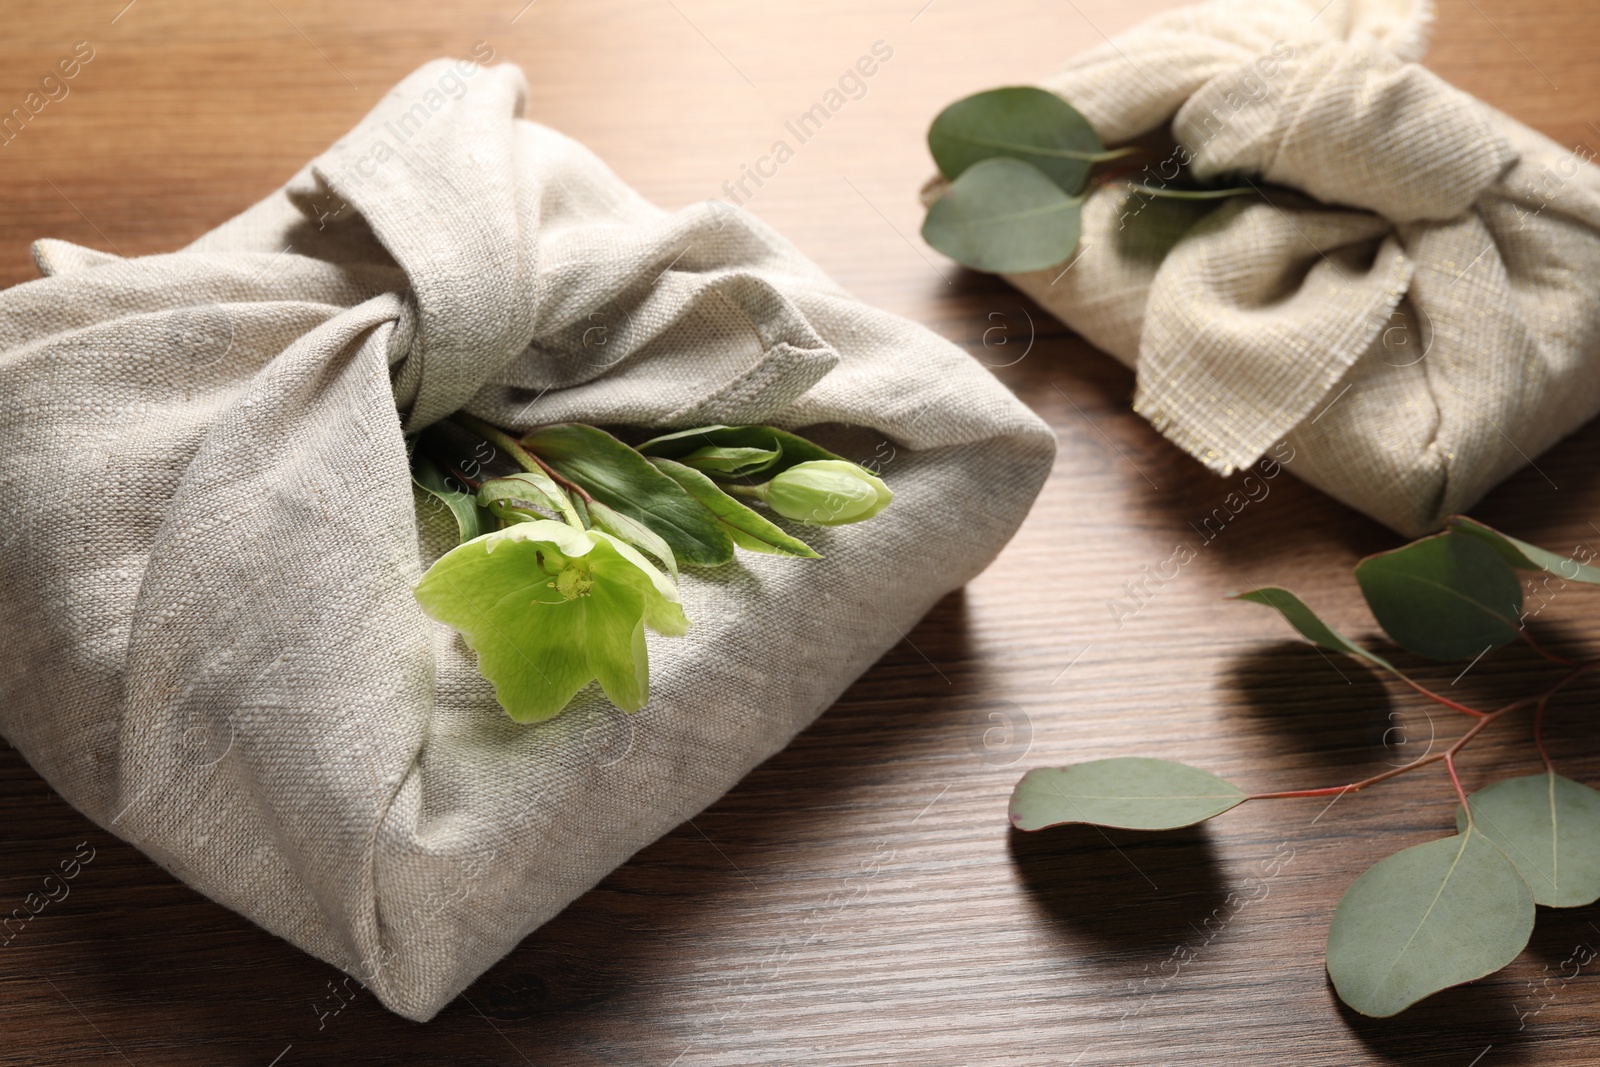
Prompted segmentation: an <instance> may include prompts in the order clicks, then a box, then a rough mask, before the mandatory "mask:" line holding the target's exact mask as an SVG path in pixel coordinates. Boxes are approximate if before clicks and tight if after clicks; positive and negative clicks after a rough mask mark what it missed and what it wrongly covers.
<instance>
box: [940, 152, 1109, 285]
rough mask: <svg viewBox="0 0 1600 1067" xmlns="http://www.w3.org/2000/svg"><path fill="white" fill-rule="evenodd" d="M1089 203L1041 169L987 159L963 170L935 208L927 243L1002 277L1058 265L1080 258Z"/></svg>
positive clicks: (1011, 160) (1013, 161) (998, 159)
mask: <svg viewBox="0 0 1600 1067" xmlns="http://www.w3.org/2000/svg"><path fill="white" fill-rule="evenodd" d="M1082 215H1083V199H1082V198H1081V197H1072V196H1068V195H1067V194H1066V193H1064V192H1062V191H1061V187H1060V186H1058V185H1057V184H1056V183H1055V182H1053V181H1051V180H1050V179H1049V177H1048V176H1046V175H1045V173H1044V172H1043V171H1041V170H1040V169H1039V168H1038V167H1035V166H1033V165H1032V164H1029V163H1023V162H1021V161H1019V160H1016V159H1010V158H1004V157H1002V158H997V159H986V160H984V161H983V162H981V163H978V164H976V165H974V166H972V167H969V168H967V169H966V170H965V171H963V172H962V174H961V176H960V177H959V178H957V179H956V180H955V181H953V182H951V183H950V188H949V190H948V191H946V193H945V194H944V196H942V197H940V198H939V199H938V200H936V201H935V202H934V204H933V206H932V207H931V208H929V209H928V216H927V218H925V219H924V220H923V221H922V237H923V240H925V241H927V242H928V244H930V245H932V246H933V247H934V248H937V249H938V250H939V251H940V252H943V253H944V254H945V255H947V256H949V257H950V258H951V259H953V260H955V261H956V262H957V263H960V264H962V265H963V266H967V267H971V268H972V269H974V270H981V271H988V272H990V273H994V274H1015V273H1021V272H1024V271H1030V270H1044V269H1045V268H1047V267H1053V266H1055V265H1056V264H1057V263H1060V262H1062V261H1063V260H1065V259H1067V258H1068V257H1069V256H1071V255H1072V250H1073V249H1074V248H1076V247H1077V244H1078V234H1079V231H1080V229H1081V227H1082V223H1083V218H1082Z"/></svg>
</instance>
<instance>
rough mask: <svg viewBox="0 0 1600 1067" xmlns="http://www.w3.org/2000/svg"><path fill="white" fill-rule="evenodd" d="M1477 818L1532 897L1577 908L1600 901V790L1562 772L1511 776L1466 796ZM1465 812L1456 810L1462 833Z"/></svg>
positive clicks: (1480, 826)
mask: <svg viewBox="0 0 1600 1067" xmlns="http://www.w3.org/2000/svg"><path fill="white" fill-rule="evenodd" d="M1467 801H1468V803H1470V804H1471V805H1472V816H1473V823H1474V824H1475V825H1476V826H1477V828H1478V830H1479V831H1480V832H1482V834H1483V836H1484V837H1486V838H1488V839H1489V840H1490V841H1491V842H1493V843H1494V844H1496V845H1498V846H1499V847H1500V850H1501V851H1502V852H1504V853H1505V854H1506V858H1507V859H1509V860H1510V861H1511V862H1512V864H1514V865H1515V866H1516V868H1517V871H1518V872H1519V873H1521V875H1522V878H1523V881H1525V882H1527V883H1528V888H1529V889H1530V890H1531V891H1532V892H1533V899H1534V902H1535V903H1537V904H1544V905H1547V906H1548V907H1552V908H1576V907H1579V906H1580V905H1583V904H1592V903H1594V902H1595V901H1596V900H1600V793H1597V792H1595V791H1594V790H1593V789H1590V788H1589V787H1588V786H1586V785H1581V784H1579V783H1578V782H1574V781H1573V780H1572V779H1570V778H1563V777H1562V776H1561V775H1559V774H1555V773H1547V774H1533V775H1528V776H1526V777H1522V778H1507V779H1505V780H1504V781H1500V782H1496V783H1494V784H1493V785H1491V786H1488V787H1487V788H1485V789H1480V790H1478V791H1477V792H1476V793H1474V794H1472V796H1470V797H1468V798H1467ZM1466 825H1467V813H1466V810H1465V809H1463V808H1460V807H1458V808H1457V810H1456V826H1457V828H1458V829H1460V830H1462V831H1463V832H1464V831H1465V829H1466Z"/></svg>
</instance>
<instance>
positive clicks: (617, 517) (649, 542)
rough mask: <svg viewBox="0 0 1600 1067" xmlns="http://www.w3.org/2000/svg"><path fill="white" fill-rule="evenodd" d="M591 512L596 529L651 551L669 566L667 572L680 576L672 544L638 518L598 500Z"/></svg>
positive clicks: (589, 508)
mask: <svg viewBox="0 0 1600 1067" xmlns="http://www.w3.org/2000/svg"><path fill="white" fill-rule="evenodd" d="M586 510H587V511H588V513H589V525H590V526H593V527H594V528H595V529H596V530H603V531H605V532H606V533H608V534H610V535H611V536H612V537H616V538H620V539H621V540H623V541H626V542H628V544H630V545H632V546H633V547H634V548H637V549H640V550H642V551H644V552H648V553H650V554H651V555H652V556H654V557H656V559H659V560H660V561H661V562H662V563H663V564H664V565H665V566H666V568H667V573H668V574H670V575H672V577H673V578H674V579H676V578H677V577H678V557H677V556H674V555H673V554H672V546H671V545H669V544H667V542H666V540H665V539H664V538H662V537H661V536H660V535H659V534H657V533H656V532H655V531H654V530H652V529H650V527H648V526H646V525H645V524H644V523H642V522H639V521H637V520H636V519H630V518H628V516H626V515H624V514H622V512H620V511H617V510H616V509H614V508H609V507H606V505H604V504H602V503H600V501H598V500H596V501H595V502H594V503H592V504H589V505H588V506H587V509H586Z"/></svg>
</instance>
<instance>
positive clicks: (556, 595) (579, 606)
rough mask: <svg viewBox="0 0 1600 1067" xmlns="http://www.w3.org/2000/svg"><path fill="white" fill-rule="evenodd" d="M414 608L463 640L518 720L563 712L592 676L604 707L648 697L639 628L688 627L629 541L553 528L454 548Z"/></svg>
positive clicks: (513, 529) (673, 596) (672, 593)
mask: <svg viewBox="0 0 1600 1067" xmlns="http://www.w3.org/2000/svg"><path fill="white" fill-rule="evenodd" d="M415 593H416V598H417V602H418V603H420V604H421V605H422V610H423V611H425V612H427V613H428V614H429V615H430V616H432V617H433V618H435V619H437V620H439V621H440V622H442V623H445V624H447V625H449V626H452V627H454V628H455V629H456V630H459V631H460V632H461V635H462V636H463V637H464V638H465V639H466V642H467V645H468V646H469V647H471V648H472V649H473V650H475V651H476V652H477V653H478V665H479V669H480V670H481V671H482V673H483V676H484V677H485V678H487V679H489V681H490V682H492V683H493V684H494V690H495V696H496V698H497V699H498V700H499V701H500V706H501V707H503V708H505V709H506V713H507V714H508V715H510V716H511V717H512V718H513V719H515V720H516V721H518V722H538V721H540V720H543V719H549V718H552V717H553V716H555V715H557V714H559V713H560V712H561V709H562V708H564V707H566V705H567V701H569V700H571V699H572V697H573V694H575V693H576V692H577V691H578V690H579V689H582V688H583V687H584V686H585V685H587V684H588V683H589V680H590V679H593V678H597V679H599V681H600V686H601V688H602V689H604V690H605V694H606V696H607V697H609V698H610V700H611V702H612V703H613V704H615V705H616V706H617V707H619V708H621V709H623V710H624V711H637V710H638V709H639V708H641V707H643V706H644V704H645V701H646V700H648V699H649V697H650V667H649V661H648V659H647V658H646V655H645V644H644V628H645V627H646V626H648V627H650V629H652V630H654V631H655V632H656V633H659V634H663V635H665V636H668V637H677V636H680V635H681V634H683V633H684V631H686V630H687V629H688V628H689V620H688V619H687V618H685V617H684V614H683V607H682V606H681V605H680V604H679V603H678V589H677V586H675V585H674V584H673V583H672V581H671V580H670V579H668V578H667V576H666V575H664V574H662V573H661V572H660V571H658V570H656V569H655V567H653V566H652V565H651V564H650V562H649V561H648V560H646V559H645V558H644V556H642V555H640V554H639V552H638V551H637V550H635V549H634V548H633V547H632V546H630V545H628V544H627V543H626V542H623V541H619V540H618V539H617V538H615V537H612V536H611V535H610V534H607V533H602V532H600V531H598V530H580V529H577V528H575V527H572V526H568V525H567V524H565V523H561V522H556V521H554V520H551V519H539V520H536V521H533V522H520V523H517V524H516V525H514V526H509V527H507V528H506V529H504V530H498V531H496V532H494V533H489V534H484V535H483V536H482V537H478V538H475V539H473V540H471V541H468V542H467V543H466V544H463V545H459V546H457V547H456V548H454V549H452V550H451V551H450V552H448V553H446V554H445V555H444V556H443V557H442V558H441V559H440V560H439V561H438V562H437V563H435V564H434V565H433V566H432V567H430V568H429V569H428V573H427V574H425V575H423V576H422V581H421V582H419V583H418V585H417V588H416V591H415Z"/></svg>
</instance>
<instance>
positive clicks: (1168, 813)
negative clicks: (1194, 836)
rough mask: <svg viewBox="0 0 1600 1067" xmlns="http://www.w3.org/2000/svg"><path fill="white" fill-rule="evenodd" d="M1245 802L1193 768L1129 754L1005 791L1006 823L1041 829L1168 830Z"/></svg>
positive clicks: (1030, 777)
mask: <svg viewBox="0 0 1600 1067" xmlns="http://www.w3.org/2000/svg"><path fill="white" fill-rule="evenodd" d="M1247 799H1249V794H1247V793H1245V792H1244V791H1243V790H1241V789H1239V788H1238V787H1237V786H1235V785H1233V784H1231V783H1229V782H1226V781H1223V780H1222V779H1221V778H1218V777H1217V776H1216V775H1214V774H1211V773H1209V772H1207V771H1203V770H1201V769H1200V768H1198V767H1190V766H1188V765H1187V764H1183V763H1173V762H1171V761H1169V760H1159V759H1145V758H1141V757H1135V756H1129V757H1121V758H1117V759H1102V760H1093V761H1091V762H1089V763H1077V764H1073V765H1072V766H1070V767H1038V768H1035V769H1034V770H1031V771H1029V772H1028V773H1027V774H1025V775H1023V776H1022V780H1021V781H1020V782H1018V783H1017V785H1016V788H1015V789H1014V790H1013V791H1012V793H1011V825H1013V826H1015V827H1016V828H1017V829H1019V830H1042V829H1044V828H1045V827H1047V826H1059V825H1061V824H1063V823H1079V822H1081V823H1089V824H1091V825H1094V826H1115V827H1121V828H1123V829H1126V830H1171V829H1174V828H1176V827H1179V826H1191V825H1193V824H1194V823H1197V822H1204V821H1205V820H1207V819H1209V818H1211V817H1212V816H1214V815H1221V814H1222V813H1223V812H1225V811H1227V810H1229V809H1230V808H1235V807H1238V806H1239V805H1240V804H1242V803H1244V802H1245V801H1246V800H1247Z"/></svg>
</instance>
